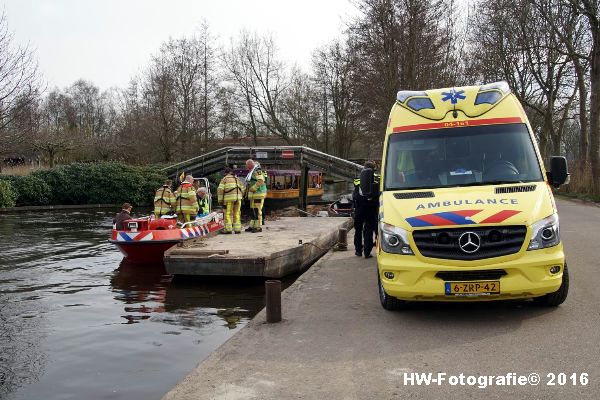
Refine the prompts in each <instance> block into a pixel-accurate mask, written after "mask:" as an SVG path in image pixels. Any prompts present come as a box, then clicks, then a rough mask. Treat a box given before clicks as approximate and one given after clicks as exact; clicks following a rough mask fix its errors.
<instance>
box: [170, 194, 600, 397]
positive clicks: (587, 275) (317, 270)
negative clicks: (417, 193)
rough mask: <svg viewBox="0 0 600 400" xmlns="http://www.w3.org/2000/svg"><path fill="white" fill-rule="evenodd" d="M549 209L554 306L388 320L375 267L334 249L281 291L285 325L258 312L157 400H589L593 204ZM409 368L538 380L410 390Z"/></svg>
mask: <svg viewBox="0 0 600 400" xmlns="http://www.w3.org/2000/svg"><path fill="white" fill-rule="evenodd" d="M558 204H559V213H560V216H561V231H562V235H563V240H564V242H565V246H566V252H567V257H568V262H569V270H570V273H571V292H570V294H569V297H568V299H567V301H566V302H565V303H564V304H563V305H562V306H560V307H559V308H556V309H547V308H538V307H536V306H534V305H533V304H531V303H523V302H512V303H479V304H432V303H423V304H419V305H417V306H414V307H412V308H411V309H409V310H406V311H402V312H387V311H385V310H383V309H382V308H381V307H380V305H379V301H378V297H377V289H376V275H375V270H376V265H375V261H373V260H369V261H365V260H364V259H359V258H357V257H355V256H354V254H353V253H354V252H353V251H347V252H338V253H333V254H330V255H328V256H326V258H324V259H322V260H321V261H320V262H319V263H317V264H316V265H315V266H313V268H311V269H310V270H309V271H308V272H307V273H305V274H304V275H303V276H302V277H301V278H300V279H299V280H298V281H297V282H296V283H295V284H294V285H292V286H291V287H290V288H289V289H288V290H286V292H284V297H283V310H284V318H285V321H284V322H282V323H280V324H274V325H267V324H264V323H262V321H264V311H263V312H261V313H260V314H258V316H257V318H256V319H255V320H254V321H253V322H252V323H251V324H249V325H248V326H247V327H246V328H244V329H243V330H242V331H241V332H240V333H238V334H237V335H235V336H234V337H233V338H232V339H231V340H229V341H228V342H227V343H226V344H225V345H223V346H222V347H221V348H220V349H219V350H218V351H216V352H215V353H213V355H211V356H210V357H209V358H208V359H207V360H205V361H204V362H203V363H201V364H200V365H199V367H198V368H197V369H196V370H195V371H193V372H192V373H191V374H190V375H189V376H188V377H187V378H186V379H185V380H184V381H183V382H182V383H180V384H179V385H178V386H177V387H175V388H174V389H173V390H172V391H171V392H170V393H169V394H167V396H166V399H400V398H402V399H405V398H414V399H435V398H440V399H441V398H444V399H448V398H450V399H456V398H462V399H465V398H466V399H470V398H476V399H480V398H485V399H512V398H525V399H598V398H600V265H599V264H600V263H599V262H598V260H599V256H598V254H597V251H598V249H600V243H598V242H599V241H600V208H598V207H594V206H587V205H583V204H579V203H573V202H567V201H559V203H558ZM411 372H431V373H434V374H437V373H438V372H442V373H446V374H447V375H446V379H449V377H450V375H459V374H461V373H462V374H464V375H474V376H480V375H494V376H498V375H506V374H508V373H511V372H514V373H516V374H519V375H525V376H527V375H529V374H531V373H537V374H539V376H540V378H541V382H540V384H539V385H537V386H531V385H529V384H526V385H524V386H490V387H487V388H484V389H482V388H478V387H476V386H460V385H456V386H452V385H450V384H449V383H447V382H444V383H442V384H441V385H440V386H437V385H433V386H418V385H412V386H411V385H407V384H405V382H404V376H405V373H411ZM561 372H562V373H566V374H567V375H568V377H569V379H567V382H566V384H565V385H564V386H561V385H559V384H558V382H559V378H558V377H557V379H555V383H556V386H549V385H547V383H548V382H549V378H548V374H551V373H554V374H559V373H561ZM573 373H575V374H577V385H575V386H574V385H573V384H572V382H571V374H573ZM582 373H587V374H588V376H589V378H588V379H589V380H588V383H587V385H586V386H582V385H581V384H580V375H579V374H582ZM458 379H459V378H458ZM561 382H562V380H561Z"/></svg>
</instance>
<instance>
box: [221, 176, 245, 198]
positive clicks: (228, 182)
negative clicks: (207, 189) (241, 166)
mask: <svg viewBox="0 0 600 400" xmlns="http://www.w3.org/2000/svg"><path fill="white" fill-rule="evenodd" d="M243 197H244V184H243V183H242V181H241V180H240V179H239V178H238V177H237V176H234V175H231V174H229V175H225V177H224V178H223V179H221V182H220V183H219V187H218V188H217V198H218V200H219V203H227V202H231V201H238V200H242V198H243Z"/></svg>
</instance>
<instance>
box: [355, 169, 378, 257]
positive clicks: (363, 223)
mask: <svg viewBox="0 0 600 400" xmlns="http://www.w3.org/2000/svg"><path fill="white" fill-rule="evenodd" d="M364 168H365V169H371V170H373V183H372V187H371V191H370V193H363V192H362V190H361V188H360V178H358V179H355V180H354V192H353V193H352V202H353V207H354V249H355V250H356V251H355V254H356V255H357V256H359V257H361V256H362V255H363V253H364V255H365V258H371V257H372V255H371V250H373V245H374V243H373V234H374V233H375V230H376V229H377V216H378V214H379V180H380V175H379V174H378V173H375V172H374V170H375V163H374V162H373V161H367V162H365V167H364Z"/></svg>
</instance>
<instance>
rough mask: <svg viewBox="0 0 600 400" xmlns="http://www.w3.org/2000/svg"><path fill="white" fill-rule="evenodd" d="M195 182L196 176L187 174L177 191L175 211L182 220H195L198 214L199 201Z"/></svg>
mask: <svg viewBox="0 0 600 400" xmlns="http://www.w3.org/2000/svg"><path fill="white" fill-rule="evenodd" d="M193 182H194V178H193V177H192V176H191V175H188V176H186V177H185V180H184V181H183V182H181V185H180V186H179V187H178V188H177V191H176V192H175V212H177V217H178V218H179V221H181V222H190V221H193V220H194V219H195V216H196V214H198V202H197V201H196V191H195V190H194V186H193Z"/></svg>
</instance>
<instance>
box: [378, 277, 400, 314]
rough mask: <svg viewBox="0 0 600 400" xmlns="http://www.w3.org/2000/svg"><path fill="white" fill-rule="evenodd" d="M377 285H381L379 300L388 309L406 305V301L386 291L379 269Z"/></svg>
mask: <svg viewBox="0 0 600 400" xmlns="http://www.w3.org/2000/svg"><path fill="white" fill-rule="evenodd" d="M377 285H378V286H379V301H380V302H381V306H382V307H383V308H385V309H386V310H388V311H395V310H400V309H402V308H404V307H405V306H406V301H404V300H400V299H397V298H395V297H392V296H390V295H389V294H387V293H386V292H385V289H384V288H383V284H382V283H381V278H380V277H379V271H377Z"/></svg>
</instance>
